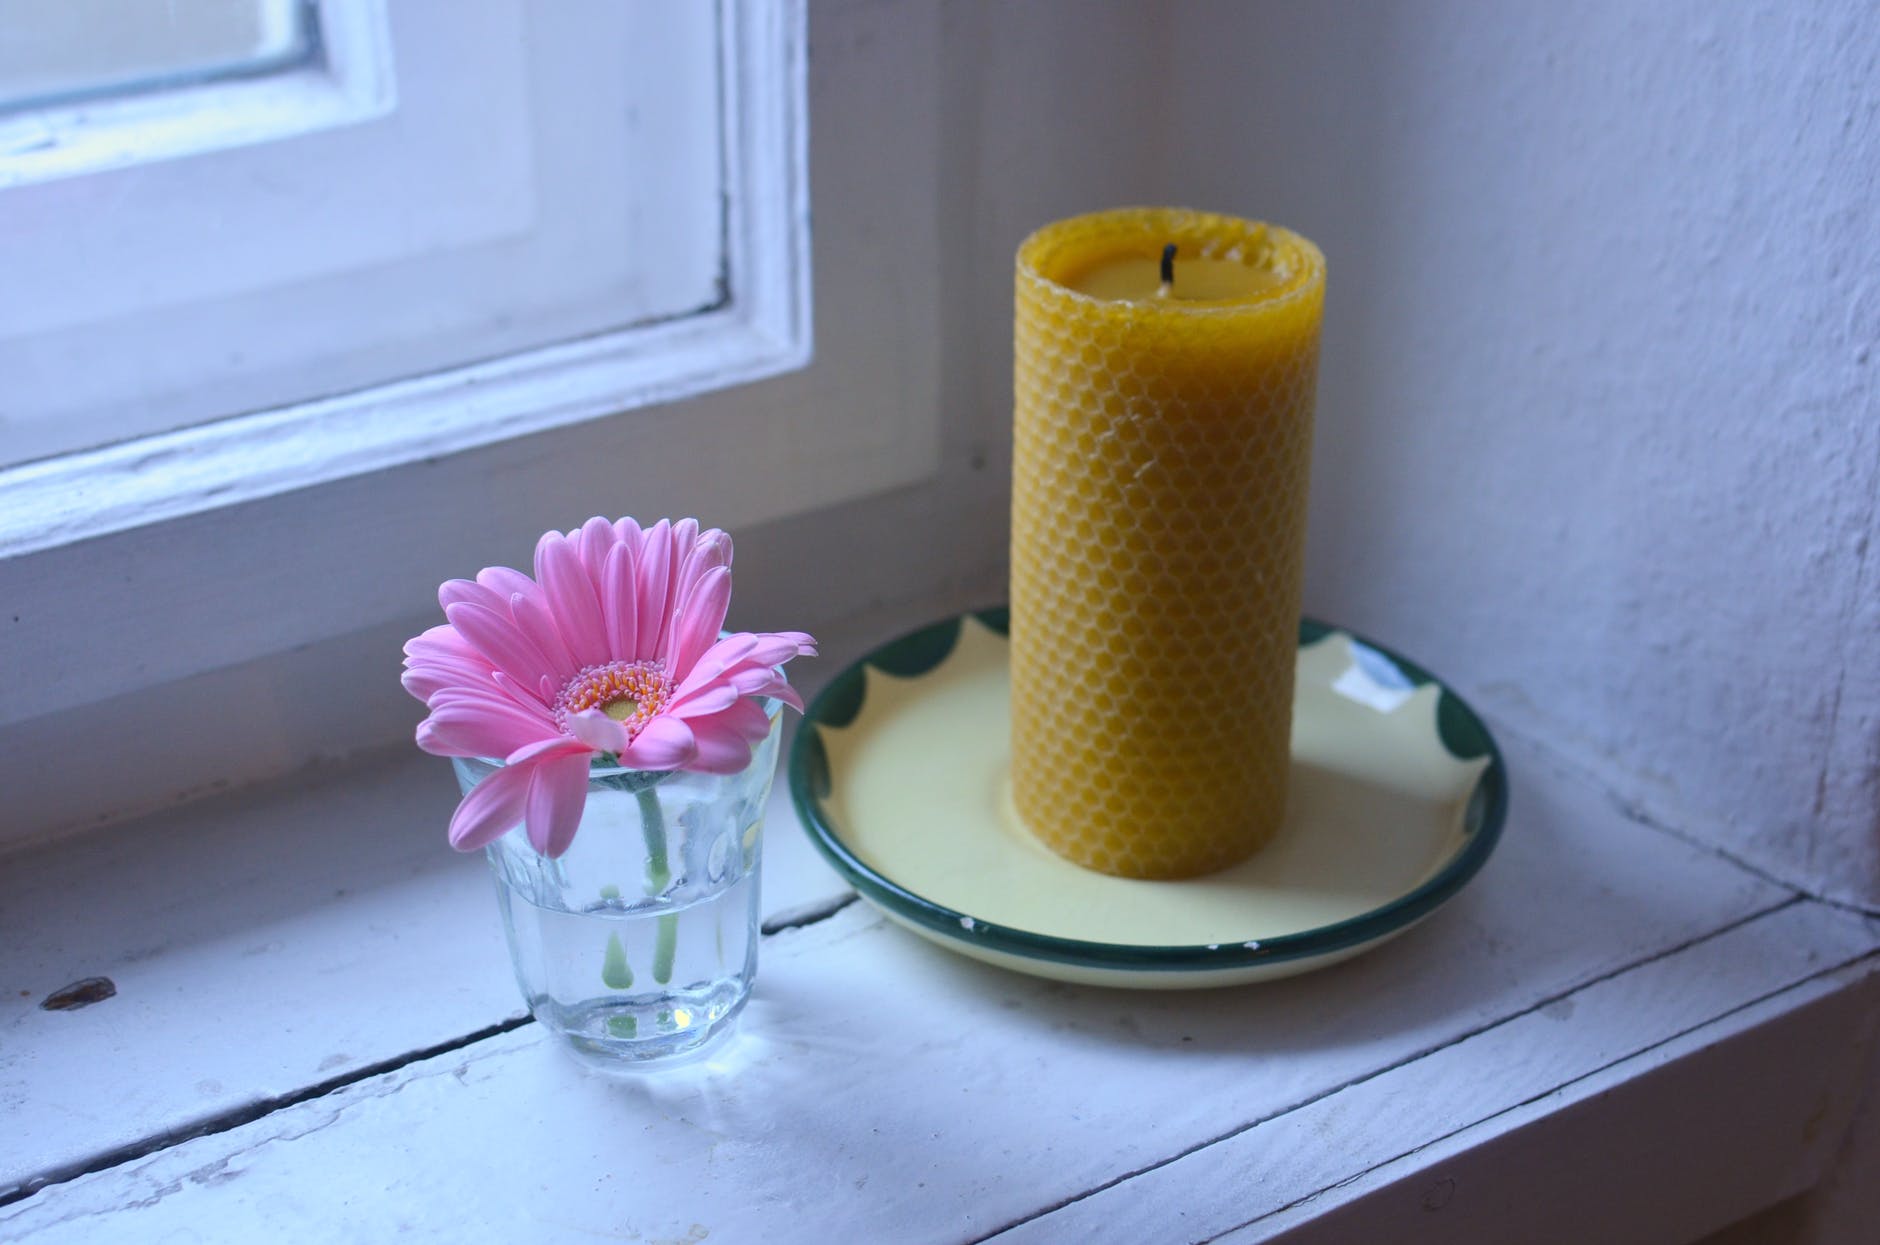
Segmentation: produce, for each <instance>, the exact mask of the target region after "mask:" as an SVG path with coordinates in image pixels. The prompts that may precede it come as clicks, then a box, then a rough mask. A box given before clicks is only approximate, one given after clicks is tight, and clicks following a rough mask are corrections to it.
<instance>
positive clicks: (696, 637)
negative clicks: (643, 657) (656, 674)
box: [666, 566, 731, 679]
mask: <svg viewBox="0 0 1880 1245" xmlns="http://www.w3.org/2000/svg"><path fill="white" fill-rule="evenodd" d="M730 608H731V570H730V568H729V567H724V566H714V567H712V568H711V569H710V570H708V571H706V572H705V574H704V575H703V576H701V577H700V578H699V580H698V582H697V583H696V584H694V585H693V586H692V588H691V591H690V593H689V595H688V596H687V598H686V600H685V601H684V602H683V603H682V605H681V606H680V610H679V613H678V616H677V618H676V620H675V622H674V625H673V634H672V637H671V643H670V644H669V645H668V649H667V652H668V655H667V657H666V671H667V673H668V674H670V675H671V676H672V677H673V678H675V679H682V678H684V677H685V675H687V674H688V673H690V672H691V669H692V667H693V665H694V664H695V663H696V662H697V661H698V659H699V658H700V657H701V656H702V655H703V654H704V653H705V651H706V650H707V649H709V648H711V647H712V643H713V641H714V640H715V639H716V638H717V635H718V629H719V628H720V627H722V626H724V624H725V611H726V610H728V609H730Z"/></svg>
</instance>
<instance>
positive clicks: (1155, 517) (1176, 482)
mask: <svg viewBox="0 0 1880 1245" xmlns="http://www.w3.org/2000/svg"><path fill="white" fill-rule="evenodd" d="M1171 245H1173V246H1174V247H1175V250H1174V252H1173V258H1172V265H1165V257H1166V256H1167V254H1168V252H1167V248H1168V247H1169V246H1171ZM1170 267H1172V271H1169V270H1168V269H1169V268H1170ZM1165 277H1172V280H1164V278H1165ZM1017 286H1018V291H1017V336H1016V342H1015V345H1016V356H1015V365H1016V366H1015V385H1014V391H1015V407H1014V418H1013V440H1014V456H1013V482H1012V581H1011V665H1012V796H1013V800H1014V803H1015V805H1016V808H1017V811H1018V814H1019V816H1020V817H1021V818H1022V819H1023V821H1024V822H1025V824H1026V826H1027V827H1028V828H1029V829H1030V830H1031V832H1032V833H1033V834H1034V835H1036V836H1037V837H1038V838H1039V840H1040V841H1042V842H1043V843H1044V844H1045V845H1046V846H1047V847H1049V848H1051V849H1052V850H1053V851H1055V852H1057V853H1058V854H1059V855H1061V856H1064V857H1065V858H1067V859H1069V860H1072V861H1075V862H1076V863H1078V864H1081V865H1085V866H1087V867H1089V868H1093V869H1099V870H1102V871H1103V872H1106V873H1114V874H1120V875H1122V876H1125V877H1141V878H1177V877H1190V876H1193V875H1196V874H1201V873H1207V872H1210V871H1212V870H1215V869H1220V868H1224V867H1226V866H1228V865H1231V864H1233V863H1235V862H1236V861H1239V860H1243V859H1245V858H1246V857H1248V856H1250V855H1252V854H1253V853H1254V852H1255V851H1257V850H1258V849H1259V848H1260V847H1261V846H1262V845H1263V844H1265V843H1266V842H1267V840H1268V839H1270V838H1271V837H1272V835H1273V833H1274V832H1275V831H1276V830H1277V829H1278V828H1279V824H1280V821H1281V818H1282V817H1283V815H1284V812H1285V805H1286V776H1287V770H1288V766H1289V763H1290V742H1291V728H1292V683H1293V662H1294V653H1295V649H1296V646H1297V635H1298V623H1299V606H1300V577H1301V567H1302V559H1303V553H1304V544H1305V519H1306V482H1307V473H1308V468H1309V465H1310V460H1311V452H1312V406H1313V394H1314V389H1315V386H1316V382H1317V378H1318V347H1319V319H1320V313H1321V310H1322V307H1323V304H1324V293H1325V260H1324V257H1323V256H1322V255H1320V253H1319V251H1318V248H1317V247H1315V246H1313V245H1312V243H1310V242H1308V241H1307V240H1306V239H1304V238H1302V237H1300V236H1298V235H1297V234H1294V233H1290V232H1288V231H1286V230H1284V229H1279V228H1276V227H1273V226H1270V225H1263V224H1258V223H1255V222H1252V221H1245V220H1238V219H1235V218H1232V217H1226V216H1215V215H1209V214H1206V213H1200V212H1188V211H1178V210H1173V209H1125V210H1119V211H1113V212H1101V213H1097V214H1095V215H1091V216H1081V217H1076V218H1074V219H1071V220H1066V221H1060V222H1058V223H1057V224H1054V225H1049V226H1046V227H1045V228H1044V229H1041V230H1039V231H1038V232H1037V233H1035V234H1033V235H1032V236H1031V237H1030V238H1028V239H1026V241H1025V242H1024V244H1023V245H1022V246H1021V247H1020V248H1019V252H1018V277H1017Z"/></svg>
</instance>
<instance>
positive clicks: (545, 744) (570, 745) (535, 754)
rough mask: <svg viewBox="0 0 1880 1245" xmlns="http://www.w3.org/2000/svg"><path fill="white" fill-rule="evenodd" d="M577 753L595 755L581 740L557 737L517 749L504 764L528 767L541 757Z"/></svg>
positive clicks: (506, 758)
mask: <svg viewBox="0 0 1880 1245" xmlns="http://www.w3.org/2000/svg"><path fill="white" fill-rule="evenodd" d="M577 753H578V754H580V755H581V756H584V757H589V758H591V757H592V756H593V755H594V754H593V751H592V750H591V749H590V748H589V747H588V746H587V745H586V744H584V743H582V742H581V741H580V740H578V739H570V738H568V736H566V735H555V736H553V737H551V738H548V739H542V740H538V741H536V742H535V743H532V744H524V745H523V746H522V747H520V748H517V749H516V750H515V751H514V752H512V753H510V754H509V755H508V756H506V757H504V758H503V764H504V765H526V764H528V763H529V762H530V761H534V760H536V759H538V758H540V757H545V756H559V755H563V754H566V755H569V756H573V755H575V754H577Z"/></svg>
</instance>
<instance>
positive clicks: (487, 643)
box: [444, 601, 549, 687]
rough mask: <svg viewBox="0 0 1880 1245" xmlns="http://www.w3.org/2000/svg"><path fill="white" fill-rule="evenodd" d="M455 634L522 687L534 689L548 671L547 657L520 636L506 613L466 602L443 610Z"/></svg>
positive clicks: (532, 643)
mask: <svg viewBox="0 0 1880 1245" xmlns="http://www.w3.org/2000/svg"><path fill="white" fill-rule="evenodd" d="M444 613H445V616H446V617H448V618H449V619H450V625H451V626H453V627H455V628H457V633H458V634H459V635H461V636H462V637H463V638H464V639H466V640H468V641H469V642H470V644H471V645H472V646H473V647H474V648H475V649H476V650H477V651H478V652H479V653H480V654H482V656H483V657H484V658H485V659H487V660H488V661H489V662H490V663H491V664H492V665H494V666H495V667H496V668H497V669H498V670H500V671H502V672H503V673H505V674H507V675H509V677H510V678H512V679H514V680H515V681H516V682H518V683H520V684H522V686H524V687H534V686H535V685H536V683H537V682H538V681H539V680H540V679H541V678H542V676H543V675H545V674H547V673H548V672H549V663H548V658H546V657H544V656H543V655H542V650H541V649H539V648H537V647H536V646H535V643H534V641H532V640H530V639H529V637H528V636H526V635H524V634H522V631H521V630H520V629H519V628H518V627H517V626H516V623H515V620H514V619H512V618H510V617H509V614H508V611H504V612H503V613H502V614H498V613H497V612H496V611H495V610H491V609H486V608H484V607H483V606H481V605H475V604H472V603H470V602H467V601H459V602H458V603H457V604H455V605H453V606H451V607H449V608H448V609H446V610H445V611H444Z"/></svg>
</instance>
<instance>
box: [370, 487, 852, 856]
mask: <svg viewBox="0 0 1880 1245" xmlns="http://www.w3.org/2000/svg"><path fill="white" fill-rule="evenodd" d="M437 595H438V601H439V603H440V604H441V605H443V607H444V616H445V617H446V618H448V619H449V620H450V621H449V622H448V623H446V624H445V625H443V626H441V627H433V628H431V629H430V630H429V631H426V632H425V633H424V634H423V635H420V636H418V637H417V638H415V639H413V640H411V641H410V642H409V643H407V644H406V645H405V675H404V685H405V689H406V690H407V691H409V692H410V693H411V694H412V695H413V696H416V697H418V698H419V699H420V700H422V701H424V703H425V706H426V707H427V708H428V709H429V710H430V716H428V717H427V718H425V720H424V721H423V722H422V723H420V724H419V726H418V746H419V747H420V748H423V749H424V750H425V751H426V752H430V753H434V754H435V755H438V756H457V757H492V758H497V759H500V760H501V761H502V762H503V765H502V767H501V768H500V769H498V770H497V771H496V772H495V773H493V774H491V775H490V776H489V777H488V778H486V779H484V780H483V781H482V782H480V783H478V784H477V786H476V787H475V788H474V789H473V790H472V791H471V792H470V794H469V795H466V796H465V797H464V798H463V802H462V803H461V804H459V805H458V806H457V812H456V814H455V815H454V816H453V817H452V818H451V822H450V841H451V845H452V846H453V847H456V848H457V849H458V850H460V851H474V850H476V849H477V848H479V847H482V846H483V845H484V844H486V843H488V842H490V841H491V840H493V839H496V838H499V837H501V836H502V835H503V834H504V833H506V832H507V831H508V830H509V829H510V828H511V827H512V826H514V825H516V824H517V823H519V822H526V823H527V826H528V836H529V842H530V843H532V844H534V846H535V849H536V850H537V851H539V852H541V853H542V854H544V855H546V856H551V857H552V856H559V855H561V854H562V853H563V852H565V851H567V850H568V845H569V843H571V842H573V840H574V833H575V829H576V827H577V826H578V825H579V824H580V821H581V810H582V808H583V806H584V805H585V803H586V801H587V789H588V769H589V766H590V765H591V763H592V762H593V761H594V759H595V758H597V757H600V758H602V759H603V760H605V761H606V762H607V763H609V764H619V765H621V766H624V767H626V768H628V769H635V770H676V769H687V770H702V771H704V772H707V773H713V774H735V773H737V772H738V771H739V770H741V769H743V768H744V767H745V766H746V765H748V764H749V763H750V760H751V749H752V746H753V745H754V744H756V743H757V742H758V741H759V740H761V739H763V738H764V736H765V735H766V734H768V733H769V729H770V721H769V717H768V716H767V714H766V713H765V711H764V708H763V705H762V704H761V698H763V697H775V698H776V699H778V700H780V701H782V702H784V703H785V704H787V705H790V706H791V707H792V708H795V709H797V710H799V711H800V710H801V709H802V708H803V702H802V700H801V699H800V698H799V697H798V696H797V694H796V692H795V691H793V690H792V689H791V687H790V685H789V683H788V682H787V681H786V680H785V679H784V677H783V674H782V672H781V671H780V670H778V669H777V667H779V666H780V665H782V664H783V663H784V662H786V661H788V660H790V659H791V658H792V657H800V656H814V655H815V652H816V642H815V641H814V640H812V639H811V638H810V637H809V636H807V635H805V634H803V633H802V632H800V631H782V632H774V633H753V632H744V633H740V634H738V635H731V636H725V637H723V638H720V637H719V634H718V633H719V629H720V628H721V627H722V626H723V625H724V620H725V610H726V608H727V607H728V606H729V605H730V603H731V538H730V537H729V536H727V535H725V534H724V533H723V532H721V531H719V530H717V529H716V528H708V529H705V530H703V531H701V530H700V529H699V525H698V522H697V521H696V520H693V519H682V520H680V521H679V522H677V523H669V522H667V521H666V520H664V519H662V520H660V521H659V522H658V523H656V524H654V525H653V526H652V527H649V528H646V529H644V530H642V529H641V528H640V525H639V524H637V523H635V522H634V521H633V520H632V519H620V520H618V521H617V522H612V523H610V522H608V521H607V520H606V519H603V518H598V517H597V518H593V519H589V520H588V521H587V522H586V523H584V524H582V526H581V527H580V528H579V529H578V530H576V531H573V532H570V533H568V534H567V535H566V536H564V535H562V534H561V533H560V532H549V533H547V534H545V535H544V536H543V537H542V539H541V540H540V541H539V542H537V544H536V546H535V578H534V579H530V578H529V577H528V576H527V575H524V574H522V573H521V572H520V571H513V570H510V569H508V568H506V567H490V568H488V569H486V570H484V571H483V572H482V573H480V574H479V575H478V576H477V577H476V579H475V580H474V581H471V580H465V579H453V580H451V581H450V582H448V583H446V584H445V585H444V586H443V587H441V588H439V589H438V594H437Z"/></svg>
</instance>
